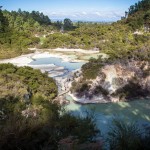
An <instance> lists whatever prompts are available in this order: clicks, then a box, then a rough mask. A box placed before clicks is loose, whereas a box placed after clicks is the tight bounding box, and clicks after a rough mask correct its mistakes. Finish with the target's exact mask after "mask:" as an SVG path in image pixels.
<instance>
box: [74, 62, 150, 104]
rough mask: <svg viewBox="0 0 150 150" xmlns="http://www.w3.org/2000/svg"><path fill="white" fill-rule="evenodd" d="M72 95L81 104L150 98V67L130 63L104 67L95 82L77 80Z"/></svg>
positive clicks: (146, 63)
mask: <svg viewBox="0 0 150 150" xmlns="http://www.w3.org/2000/svg"><path fill="white" fill-rule="evenodd" d="M76 81H77V83H76V85H77V84H78V86H79V85H80V86H79V87H78V88H77V89H76V91H73V93H72V95H74V97H76V101H77V102H81V103H94V102H96V103H97V102H99V103H104V102H118V101H127V100H131V99H134V98H139V97H148V96H150V65H149V62H145V61H129V62H124V63H120V62H119V63H114V64H107V65H104V66H103V67H102V69H101V71H100V72H99V75H98V76H97V77H96V79H94V80H85V81H83V77H82V76H81V77H80V78H77V79H76Z"/></svg>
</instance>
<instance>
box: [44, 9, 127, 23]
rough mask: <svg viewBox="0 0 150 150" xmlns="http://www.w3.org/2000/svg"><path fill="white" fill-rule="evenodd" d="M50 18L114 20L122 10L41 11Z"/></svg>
mask: <svg viewBox="0 0 150 150" xmlns="http://www.w3.org/2000/svg"><path fill="white" fill-rule="evenodd" d="M43 12H44V13H45V14H46V15H48V16H49V17H50V19H64V18H70V19H72V20H86V21H116V20H119V19H120V18H121V16H123V15H124V12H122V11H119V10H111V11H82V12H54V11H53V12H49V11H43Z"/></svg>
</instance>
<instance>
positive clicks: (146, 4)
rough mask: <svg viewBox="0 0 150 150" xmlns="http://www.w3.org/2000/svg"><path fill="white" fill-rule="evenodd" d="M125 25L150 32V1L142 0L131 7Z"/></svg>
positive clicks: (127, 12) (126, 15)
mask: <svg viewBox="0 0 150 150" xmlns="http://www.w3.org/2000/svg"><path fill="white" fill-rule="evenodd" d="M125 18H126V19H125V20H124V21H125V23H127V24H128V25H129V26H131V27H132V28H133V29H140V28H143V26H144V27H145V30H148V31H149V28H150V1H149V0H142V1H139V2H138V3H135V4H134V5H131V6H130V8H129V11H126V12H125Z"/></svg>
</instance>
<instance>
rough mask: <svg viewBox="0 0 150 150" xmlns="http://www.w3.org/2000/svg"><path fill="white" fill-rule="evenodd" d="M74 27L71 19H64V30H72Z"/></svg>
mask: <svg viewBox="0 0 150 150" xmlns="http://www.w3.org/2000/svg"><path fill="white" fill-rule="evenodd" d="M71 29H73V23H72V21H71V20H70V19H68V18H66V19H64V30H71Z"/></svg>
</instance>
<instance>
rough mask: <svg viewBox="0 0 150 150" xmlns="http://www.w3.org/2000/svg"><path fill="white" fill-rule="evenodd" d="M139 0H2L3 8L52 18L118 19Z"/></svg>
mask: <svg viewBox="0 0 150 150" xmlns="http://www.w3.org/2000/svg"><path fill="white" fill-rule="evenodd" d="M138 1H139V0H0V6H3V9H7V10H9V11H11V10H18V9H19V8H21V10H26V11H30V12H31V11H32V10H36V11H40V12H43V13H44V14H45V15H48V16H49V18H50V19H52V20H63V19H64V18H70V19H71V20H81V21H117V20H119V19H120V18H121V16H124V12H125V11H127V10H128V8H129V7H130V6H131V5H133V4H135V3H136V2H138Z"/></svg>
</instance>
